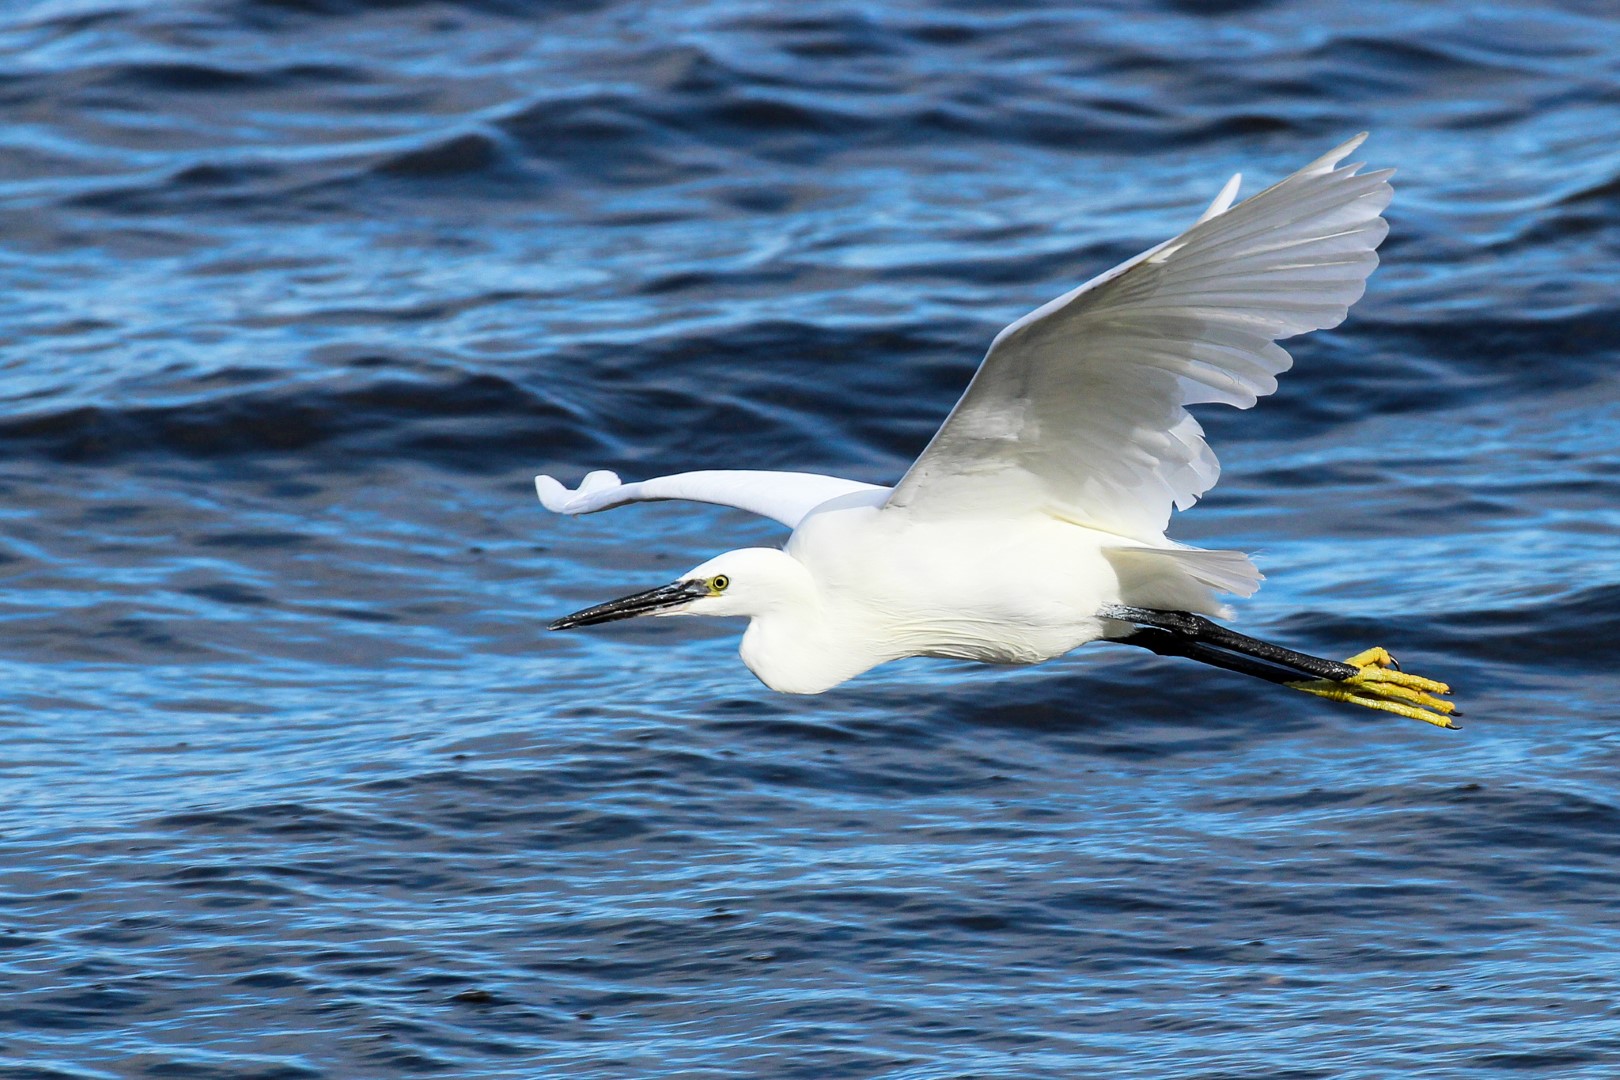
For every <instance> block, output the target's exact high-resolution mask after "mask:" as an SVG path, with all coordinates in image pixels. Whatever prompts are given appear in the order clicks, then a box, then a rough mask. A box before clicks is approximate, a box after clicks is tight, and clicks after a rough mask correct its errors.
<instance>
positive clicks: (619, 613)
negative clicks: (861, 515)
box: [550, 548, 812, 630]
mask: <svg viewBox="0 0 1620 1080" xmlns="http://www.w3.org/2000/svg"><path fill="white" fill-rule="evenodd" d="M811 592H812V590H811V585H810V575H809V572H808V571H806V570H805V568H804V567H803V566H802V565H801V564H800V563H799V561H798V560H797V559H795V558H793V556H791V555H789V554H787V553H786V552H785V551H778V550H777V549H776V548H740V549H738V550H736V551H728V552H726V553H725V554H724V555H716V556H715V557H714V558H712V559H710V560H709V561H708V562H706V563H704V564H703V565H702V566H699V567H696V568H694V569H693V570H692V571H691V572H689V573H687V574H683V575H682V576H681V577H680V578H679V579H678V580H676V581H673V582H671V583H670V584H668V585H661V586H659V587H658V588H656V589H648V590H647V591H646V592H638V593H633V594H631V595H630V596H625V597H621V598H619V599H618V600H609V601H608V602H607V603H605V604H597V605H596V606H595V607H588V608H586V609H585V610H583V611H576V612H574V613H573V614H572V615H564V616H563V617H562V618H560V619H558V620H557V621H556V622H554V623H552V624H551V627H550V628H551V629H552V630H572V629H574V628H575V627H576V626H593V625H595V624H596V623H605V622H613V621H615V620H617V619H631V618H635V617H636V616H637V615H762V614H764V613H765V612H767V611H769V610H770V609H771V608H773V607H775V606H777V605H779V604H782V603H790V602H793V601H795V600H798V599H803V598H805V597H807V596H808V595H809V594H810V593H811Z"/></svg>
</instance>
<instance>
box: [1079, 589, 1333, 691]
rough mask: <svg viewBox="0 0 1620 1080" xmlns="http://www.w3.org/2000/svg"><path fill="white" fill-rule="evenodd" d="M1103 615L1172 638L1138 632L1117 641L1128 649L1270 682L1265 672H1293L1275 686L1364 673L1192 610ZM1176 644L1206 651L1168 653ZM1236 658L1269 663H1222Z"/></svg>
mask: <svg viewBox="0 0 1620 1080" xmlns="http://www.w3.org/2000/svg"><path fill="white" fill-rule="evenodd" d="M1099 614H1100V615H1102V616H1103V617H1104V618H1107V619H1117V620H1119V621H1120V622H1128V623H1135V624H1136V625H1137V626H1139V627H1149V628H1152V629H1156V630H1159V631H1161V632H1162V633H1164V634H1166V635H1168V637H1159V636H1157V635H1149V636H1147V637H1145V638H1143V640H1137V638H1138V635H1141V634H1142V631H1140V630H1138V631H1137V633H1136V634H1132V635H1131V636H1130V637H1126V638H1118V639H1115V640H1118V641H1122V642H1125V643H1126V644H1129V645H1141V646H1142V647H1144V648H1148V649H1152V650H1153V651H1154V652H1157V653H1161V654H1167V655H1174V656H1185V657H1188V658H1189V659H1192V660H1198V661H1201V662H1203V663H1206V664H1213V665H1214V666H1215V667H1224V668H1226V669H1227V670H1228V671H1240V672H1242V673H1243V674H1245V675H1255V676H1258V677H1259V678H1262V679H1267V678H1271V677H1270V675H1268V674H1265V673H1263V671H1273V670H1277V668H1283V669H1288V670H1289V671H1291V672H1292V674H1289V676H1288V677H1287V678H1277V679H1271V681H1272V682H1292V681H1296V680H1298V679H1300V678H1301V677H1304V678H1310V679H1331V680H1333V681H1334V682H1343V681H1344V680H1345V679H1349V678H1354V677H1355V675H1356V674H1357V673H1358V672H1359V671H1360V670H1361V669H1360V668H1358V667H1355V666H1353V665H1350V664H1341V663H1339V662H1338V661H1337V660H1324V659H1322V658H1321V657H1320V656H1312V655H1310V654H1309V653H1302V652H1296V651H1294V650H1293V649H1285V648H1283V647H1282V646H1281V645H1273V644H1272V643H1271V642H1269V641H1261V640H1260V639H1259V638H1252V637H1249V636H1248V635H1247V634H1240V633H1238V632H1237V631H1236V630H1228V629H1227V628H1226V627H1224V626H1222V625H1220V624H1219V623H1216V622H1211V621H1210V620H1209V619H1206V618H1204V616H1202V615H1194V614H1193V613H1192V612H1190V611H1160V610H1158V609H1155V608H1137V607H1125V606H1124V605H1119V604H1115V605H1110V606H1108V607H1105V608H1103V609H1102V611H1101V612H1099ZM1171 642H1178V643H1185V644H1186V645H1198V646H1201V648H1198V649H1197V650H1188V651H1182V652H1171V653H1166V649H1167V648H1169V644H1170V643H1171ZM1231 653H1236V654H1238V655H1239V656H1243V657H1252V658H1254V659H1256V660H1264V661H1266V664H1265V665H1263V666H1258V665H1252V664H1251V665H1243V666H1234V665H1233V664H1229V663H1225V662H1223V660H1224V659H1225V658H1226V657H1227V655H1228V654H1231ZM1262 667H1263V670H1262ZM1286 673H1287V672H1285V674H1286Z"/></svg>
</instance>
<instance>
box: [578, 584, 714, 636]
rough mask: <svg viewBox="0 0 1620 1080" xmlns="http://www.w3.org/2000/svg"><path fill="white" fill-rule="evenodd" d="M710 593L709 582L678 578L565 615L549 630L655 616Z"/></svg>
mask: <svg viewBox="0 0 1620 1080" xmlns="http://www.w3.org/2000/svg"><path fill="white" fill-rule="evenodd" d="M708 595H709V586H708V583H707V582H703V581H677V582H675V583H674V584H673V585H662V586H659V587H658V588H656V589H648V590H647V591H646V592H638V593H636V594H635V595H633V596H625V597H621V598H619V599H618V600H609V601H608V602H607V603H605V604H597V605H596V606H595V607H588V608H586V609H585V610H584V611H576V612H574V613H573V614H572V615H564V616H563V617H562V618H560V619H558V620H557V621H556V622H554V623H552V624H551V626H550V627H549V628H548V629H551V630H572V629H573V628H574V627H576V626H594V625H596V624H597V623H605V622H613V621H615V620H617V619H633V618H635V617H636V616H637V615H653V614H656V613H658V612H660V611H664V610H667V609H669V608H673V607H679V606H680V605H682V604H687V603H691V602H692V601H693V600H696V599H698V598H700V597H704V596H708Z"/></svg>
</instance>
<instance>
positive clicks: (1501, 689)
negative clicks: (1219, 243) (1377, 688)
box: [0, 0, 1620, 1080]
mask: <svg viewBox="0 0 1620 1080" xmlns="http://www.w3.org/2000/svg"><path fill="white" fill-rule="evenodd" d="M1076 7H1077V8H1078V7H1080V6H1078V5H1077V6H1076ZM1606 9H1607V5H1603V4H1598V3H1590V4H1585V5H1582V4H1578V3H1559V4H1554V3H1544V4H1538V3H1519V4H1515V5H1509V6H1504V7H1503V8H1502V9H1495V10H1492V9H1485V8H1479V7H1477V6H1469V5H1441V4H1433V3H1428V2H1411V3H1394V2H1382V0H1356V2H1349V0H1320V2H1310V3H1304V2H1300V3H1287V2H1279V3H1244V2H1235V3H1226V4H1218V5H1201V4H1180V3H1163V4H1159V5H1155V6H1152V7H1146V6H1143V5H1137V4H1125V3H1119V4H1111V5H1085V6H1084V10H1070V9H1069V7H1068V6H1057V5H1051V6H1048V5H1027V6H1021V5H1012V4H1002V3H995V4H991V3H985V4H972V3H960V4H936V5H924V4H905V3H891V4H883V5H877V4H871V5H866V6H861V5H856V4H848V3H842V4H841V3H821V2H816V0H807V2H800V3H794V4H774V3H760V2H745V0H718V2H712V3H670V4H636V3H628V2H613V0H604V2H599V3H574V4H559V5H550V6H546V7H544V8H540V7H535V8H530V7H529V6H527V5H521V4H518V3H515V2H514V3H502V2H498V0H483V2H473V0H468V2H465V3H448V2H445V3H384V2H380V0H379V2H375V3H370V2H362V0H352V2H344V0H280V2H272V0H239V2H227V3H181V2H173V0H164V2H156V0H153V2H143V0H40V2H33V3H15V4H10V5H6V6H5V7H4V9H3V10H0V117H3V119H4V123H3V124H0V238H3V239H0V398H3V402H4V404H3V406H0V460H3V462H4V465H3V467H0V573H3V575H4V579H3V580H4V591H3V592H0V617H3V620H4V621H3V624H0V625H3V627H4V634H3V636H0V666H3V681H0V737H3V746H4V750H3V753H0V1077H3V1078H5V1080H22V1078H108V1077H118V1078H124V1077H222V1078H223V1077H230V1078H245V1077H259V1078H272V1077H274V1078H295V1077H332V1078H355V1077H398V1076H406V1075H431V1076H456V1077H478V1078H483V1077H512V1078H530V1077H540V1076H544V1077H591V1078H594V1077H629V1078H634V1077H655V1076H657V1077H662V1076H680V1077H696V1078H722V1077H804V1078H816V1080H820V1078H830V1077H839V1078H842V1077H882V1078H886V1080H924V1078H927V1080H934V1078H955V1077H995V1078H997V1080H1001V1078H1025V1077H1027V1078H1049V1077H1057V1076H1062V1077H1110V1078H1120V1077H1123V1078H1162V1077H1172V1076H1173V1077H1178V1078H1181V1077H1190V1078H1206V1080H1214V1078H1218V1077H1219V1078H1240V1077H1265V1078H1268V1080H1280V1078H1314V1077H1321V1078H1329V1077H1332V1078H1341V1077H1354V1078H1369V1080H1370V1078H1384V1077H1390V1076H1402V1077H1494V1076H1514V1077H1527V1076H1534V1077H1558V1078H1568V1077H1583V1078H1584V1077H1591V1078H1598V1077H1612V1076H1615V1075H1620V964H1617V963H1616V956H1617V955H1620V907H1617V903H1616V897H1617V896H1620V780H1617V776H1620V725H1617V710H1616V706H1615V701H1616V700H1617V698H1620V559H1617V558H1616V550H1617V537H1620V374H1617V371H1616V362H1617V360H1620V329H1617V327H1620V301H1617V299H1616V289H1615V282H1616V277H1617V275H1616V268H1617V263H1620V146H1617V145H1616V143H1615V139H1614V134H1615V131H1616V124H1617V121H1620V110H1617V106H1616V98H1615V92H1614V87H1615V86H1616V85H1617V84H1620V26H1617V24H1616V23H1615V22H1614V21H1612V18H1611V17H1610V16H1609V15H1608V14H1607V10H1606ZM1362 129H1370V130H1372V132H1373V136H1372V138H1371V140H1370V141H1369V142H1368V143H1367V145H1366V147H1365V149H1364V151H1363V152H1362V154H1360V155H1358V156H1362V157H1365V158H1366V159H1367V160H1368V161H1369V162H1370V163H1372V164H1373V165H1375V166H1384V165H1394V166H1396V167H1398V169H1399V170H1400V171H1399V173H1398V175H1397V177H1396V180H1395V183H1396V190H1397V194H1396V201H1395V204H1394V206H1393V208H1392V210H1391V211H1390V214H1389V220H1390V222H1391V226H1392V230H1393V231H1392V233H1391V236H1390V239H1389V241H1388V243H1386V244H1385V246H1384V248H1383V256H1384V265H1383V266H1382V268H1381V269H1380V270H1379V271H1378V272H1377V273H1376V274H1375V275H1374V277H1373V279H1372V282H1371V287H1370V291H1369V293H1368V295H1367V297H1366V299H1365V300H1364V301H1363V302H1362V303H1360V304H1359V305H1357V307H1356V308H1355V309H1354V311H1353V312H1352V315H1351V319H1350V320H1349V321H1348V322H1347V323H1346V324H1345V325H1344V326H1343V327H1342V328H1340V329H1339V330H1336V331H1334V332H1331V333H1323V334H1318V335H1314V336H1312V337H1310V338H1307V339H1303V340H1300V341H1296V342H1295V343H1293V345H1292V349H1293V352H1294V355H1295V357H1296V359H1297V367H1296V370H1295V371H1294V372H1292V373H1291V374H1290V375H1289V376H1288V377H1287V378H1286V379H1285V381H1284V383H1283V387H1282V389H1281V391H1280V392H1279V393H1278V394H1277V395H1276V396H1275V397H1274V398H1271V399H1268V400H1266V401H1264V402H1263V403H1262V404H1261V406H1260V407H1259V408H1258V409H1256V410H1254V411H1253V412H1250V413H1236V412H1232V411H1230V410H1221V409H1209V410H1205V412H1204V413H1203V419H1204V421H1205V424H1206V426H1207V428H1208V429H1209V431H1210V436H1211V441H1212V442H1213V443H1214V445H1215V446H1216V448H1217V449H1218V451H1219V453H1220V454H1221V457H1222V461H1223V464H1224V466H1225V474H1224V477H1223V479H1222V482H1221V484H1220V486H1219V487H1218V488H1217V489H1215V491H1214V492H1212V493H1211V495H1210V496H1209V497H1208V498H1207V499H1206V500H1205V501H1204V503H1202V504H1201V505H1200V506H1199V507H1198V508H1197V509H1196V510H1195V511H1194V512H1192V513H1189V514H1187V515H1185V516H1182V517H1180V518H1179V519H1178V522H1177V524H1176V526H1175V528H1176V532H1175V535H1177V536H1178V537H1179V538H1180V539H1183V540H1186V541H1189V542H1194V543H1202V544H1207V545H1217V546H1230V547H1241V548H1245V549H1248V550H1253V551H1257V552H1258V553H1259V555H1260V560H1261V563H1262V566H1263V568H1264V569H1265V571H1266V572H1267V574H1268V575H1269V580H1268V582H1267V584H1266V587H1265V589H1264V590H1263V591H1262V592H1261V593H1260V594H1259V595H1258V596H1257V597H1255V598H1254V599H1253V600H1252V601H1249V602H1246V603H1244V604H1243V605H1242V606H1241V610H1240V613H1239V616H1238V619H1237V622H1236V625H1238V626H1239V627H1241V628H1243V629H1245V630H1246V631H1248V632H1250V633H1255V634H1260V635H1262V636H1267V637H1272V638H1276V639H1278V640H1280V641H1283V642H1285V643H1287V644H1291V645H1294V646H1296V647H1300V648H1305V649H1309V650H1311V651H1313V652H1318V653H1322V654H1327V655H1333V656H1343V655H1347V654H1348V653H1350V652H1353V651H1356V650H1358V649H1360V648H1362V647H1365V646H1367V645H1370V644H1375V643H1376V644H1383V645H1386V646H1388V647H1389V648H1391V649H1392V650H1394V651H1395V652H1396V653H1397V654H1399V655H1400V656H1401V657H1402V658H1403V659H1405V660H1406V662H1407V665H1408V667H1410V668H1412V669H1414V670H1417V671H1419V672H1423V673H1429V674H1433V675H1436V676H1439V677H1443V678H1447V679H1449V680H1451V681H1453V682H1454V683H1455V684H1456V685H1457V686H1458V688H1459V691H1460V695H1461V701H1462V704H1463V706H1464V709H1465V711H1466V712H1467V714H1468V715H1467V718H1466V720H1465V721H1464V723H1465V727H1464V730H1463V731H1462V732H1459V733H1452V732H1443V731H1439V730H1436V729H1433V728H1430V727H1428V726H1426V725H1422V724H1418V723H1415V722H1412V721H1408V720H1403V719H1399V718H1396V717H1390V716H1385V715H1380V714H1376V713H1370V712H1365V711H1361V710H1352V709H1348V708H1344V707H1336V706H1333V705H1331V704H1328V703H1325V702H1319V701H1316V700H1314V699H1305V698H1304V696H1303V695H1298V694H1289V693H1286V692H1283V691H1281V690H1278V689H1277V688H1275V687H1272V686H1269V685H1266V684H1263V683H1260V682H1255V681H1251V680H1245V679H1242V678H1239V677H1236V676H1229V675H1226V674H1223V673H1220V672H1217V671H1214V670H1210V669H1206V668H1201V667H1198V666H1196V665H1191V664H1188V663H1185V662H1173V661H1167V660H1160V659H1157V658H1154V657H1151V656H1148V655H1146V654H1141V655H1137V651H1136V650H1128V649H1121V648H1117V647H1110V646H1099V647H1095V648H1091V649H1087V650H1085V651H1083V652H1082V653H1081V654H1079V655H1076V656H1074V657H1071V658H1068V659H1065V660H1062V661H1058V662H1055V663H1052V664H1049V665H1046V666H1044V667H1040V668H1036V669H1023V670H1010V669H994V668H983V667H974V666H970V665H955V664H947V663H942V662H931V661H920V660H919V661H908V662H904V663H900V664H895V665H891V666H889V667H885V668H882V669H879V670H878V671H876V672H874V673H872V674H870V675H868V676H865V677H863V678H861V679H859V680H857V681H855V682H854V683H851V684H849V685H847V686H845V687H843V688H840V689H838V690H836V691H834V692H832V693H829V694H827V695H825V696H822V697H817V698H790V697H783V696H778V695H774V694H772V693H770V692H769V691H767V690H765V689H764V688H763V687H761V686H760V685H759V684H758V683H756V682H755V681H754V679H753V678H752V676H750V675H749V673H748V672H747V670H746V669H745V668H743V666H742V665H741V663H740V662H739V661H738V660H737V658H736V656H735V653H734V650H735V640H736V636H737V632H738V629H739V628H738V627H736V626H733V625H724V624H700V623H699V621H698V620H671V621H666V622H660V623H658V624H653V625H634V624H627V625H620V626H616V627H610V628H606V629H604V630H602V631H600V632H595V633H588V632H580V633H575V634H568V635H548V634H546V633H545V632H544V630H543V627H544V625H545V623H546V622H547V621H548V620H549V619H551V618H554V617H555V616H557V615H559V614H562V613H564V612H567V611H570V610H573V609H574V608H577V607H580V606H583V605H584V604H587V603H592V602H596V601H599V600H603V599H607V598H609V597H612V596H616V595H620V594H622V593H625V592H629V591H633V590H635V589H639V588H644V587H647V586H650V585H655V584H660V583H662V582H664V581H667V580H668V579H670V578H671V577H672V576H673V575H674V574H675V573H678V572H680V571H683V570H685V569H687V568H689V567H690V566H692V565H695V564H696V563H698V562H700V561H702V560H704V559H706V558H707V557H709V556H710V555H712V554H714V553H715V552H716V551H717V550H720V549H722V548H729V547H737V546H743V545H746V544H755V543H773V542H778V541H779V540H780V539H781V538H782V535H781V531H780V530H779V529H777V528H776V527H775V526H774V525H772V524H771V523H769V522H764V521H761V520H759V519H753V518H749V517H747V516H745V515H742V514H738V513H735V512H731V511H726V510H720V509H715V508H705V507H700V506H689V505H678V504H657V505H648V506H640V507H631V508H627V509H624V510H620V511H617V512H615V513H614V514H611V515H605V516H601V517H594V518H587V519H581V520H565V519H559V518H554V517H551V516H549V515H546V514H544V513H543V512H542V510H541V509H540V507H539V506H538V505H537V503H536V502H535V500H534V496H533V491H532V488H531V486H530V477H531V476H532V475H533V474H534V473H536V472H554V473H557V474H559V475H563V476H565V477H569V478H577V477H578V476H579V475H580V474H581V473H582V472H583V471H584V470H586V469H588V468H613V469H617V470H619V471H620V472H622V473H624V474H625V475H626V476H627V477H634V476H643V475H648V474H654V473H660V472H668V471H675V470H680V469H689V468H703V467H727V466H731V467H735V466H738V465H748V466H752V467H762V468H784V469H807V470H813V471H825V472H830V473H835V474H839V475H845V476H850V477H854V478H858V479H862V480H870V481H875V482H883V483H889V482H892V481H893V480H894V479H895V478H896V477H898V476H899V475H900V473H901V472H903V471H904V469H905V467H906V464H907V463H908V462H909V460H910V459H911V457H912V456H913V455H915V454H916V452H917V451H918V450H919V449H920V448H921V447H922V445H923V444H924V443H925V442H926V441H927V438H928V436H929V435H930V434H931V433H932V431H933V429H934V427H935V426H936V425H937V424H938V422H939V421H940V419H941V418H942V417H943V416H944V414H945V413H946V411H947V410H948V409H949V408H950V406H951V404H952V402H953V401H954V400H955V398H956V396H957V394H958V393H959V392H960V390H961V388H962V386H963V385H964V384H965V381H966V379H967V377H968V376H969V374H970V373H971V371H972V370H973V367H974V365H975V364H976V362H977V359H978V357H979V356H980V355H981V353H982V351H983V349H984V346H985V344H986V343H987V342H988V341H989V339H990V337H991V336H992V335H993V334H994V333H995V331H996V330H997V329H999V328H1000V327H1001V326H1002V325H1004V324H1005V323H1006V322H1008V321H1010V320H1011V319H1013V318H1015V317H1017V316H1018V315H1020V314H1022V313H1023V312H1025V311H1027V310H1029V309H1030V308H1032V307H1034V306H1036V305H1037V304H1039V303H1041V302H1043V301H1045V300H1047V299H1049V298H1050V297H1052V296H1054V295H1056V294H1058V293H1059V292H1061V291H1063V290H1065V289H1067V288H1069V287H1071V286H1072V285H1073V284H1074V283H1076V282H1078V281H1080V280H1083V279H1084V278H1086V277H1089V276H1090V275H1092V274H1093V273H1095V272H1097V271H1098V270H1100V269H1103V268H1106V267H1107V266H1109V265H1112V263H1113V262H1115V261H1117V260H1119V259H1122V258H1124V257H1126V256H1129V255H1131V254H1134V253H1135V252H1136V251H1138V250H1140V249H1142V248H1143V247H1145V246H1147V245H1148V244H1151V243H1154V242H1157V241H1158V240H1160V239H1163V238H1164V237H1166V236H1168V235H1170V234H1171V233H1173V232H1175V231H1176V230H1178V229H1179V228H1181V227H1182V226H1183V225H1184V224H1185V223H1186V222H1188V221H1189V220H1190V219H1191V218H1192V217H1193V216H1194V215H1196V213H1197V212H1198V211H1199V210H1200V209H1201V208H1202V207H1203V205H1204V204H1205V203H1206V202H1207V201H1208V200H1209V199H1210V198H1211V197H1212V196H1213V194H1214V192H1215V190H1216V189H1217V188H1218V187H1219V186H1220V183H1221V182H1222V181H1223V180H1224V179H1225V178H1226V177H1227V176H1228V175H1229V174H1230V173H1232V172H1234V171H1237V170H1239V169H1241V170H1243V171H1244V172H1245V174H1246V176H1247V177H1248V178H1249V185H1248V189H1249V190H1251V191H1252V190H1255V189H1256V188H1257V186H1259V185H1263V184H1265V183H1267V182H1269V181H1271V180H1273V179H1276V178H1278V177H1280V176H1282V175H1284V174H1285V173H1287V172H1289V171H1291V170H1292V169H1294V168H1296V167H1297V166H1299V165H1300V164H1303V163H1304V162H1305V161H1307V160H1309V159H1311V158H1313V157H1315V156H1317V155H1318V154H1320V153H1322V152H1324V151H1325V150H1327V149H1328V148H1329V147H1331V146H1333V145H1335V144H1336V143H1338V142H1339V141H1341V140H1343V139H1344V138H1347V137H1348V136H1350V135H1352V134H1354V133H1355V132H1357V131H1359V130H1362Z"/></svg>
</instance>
